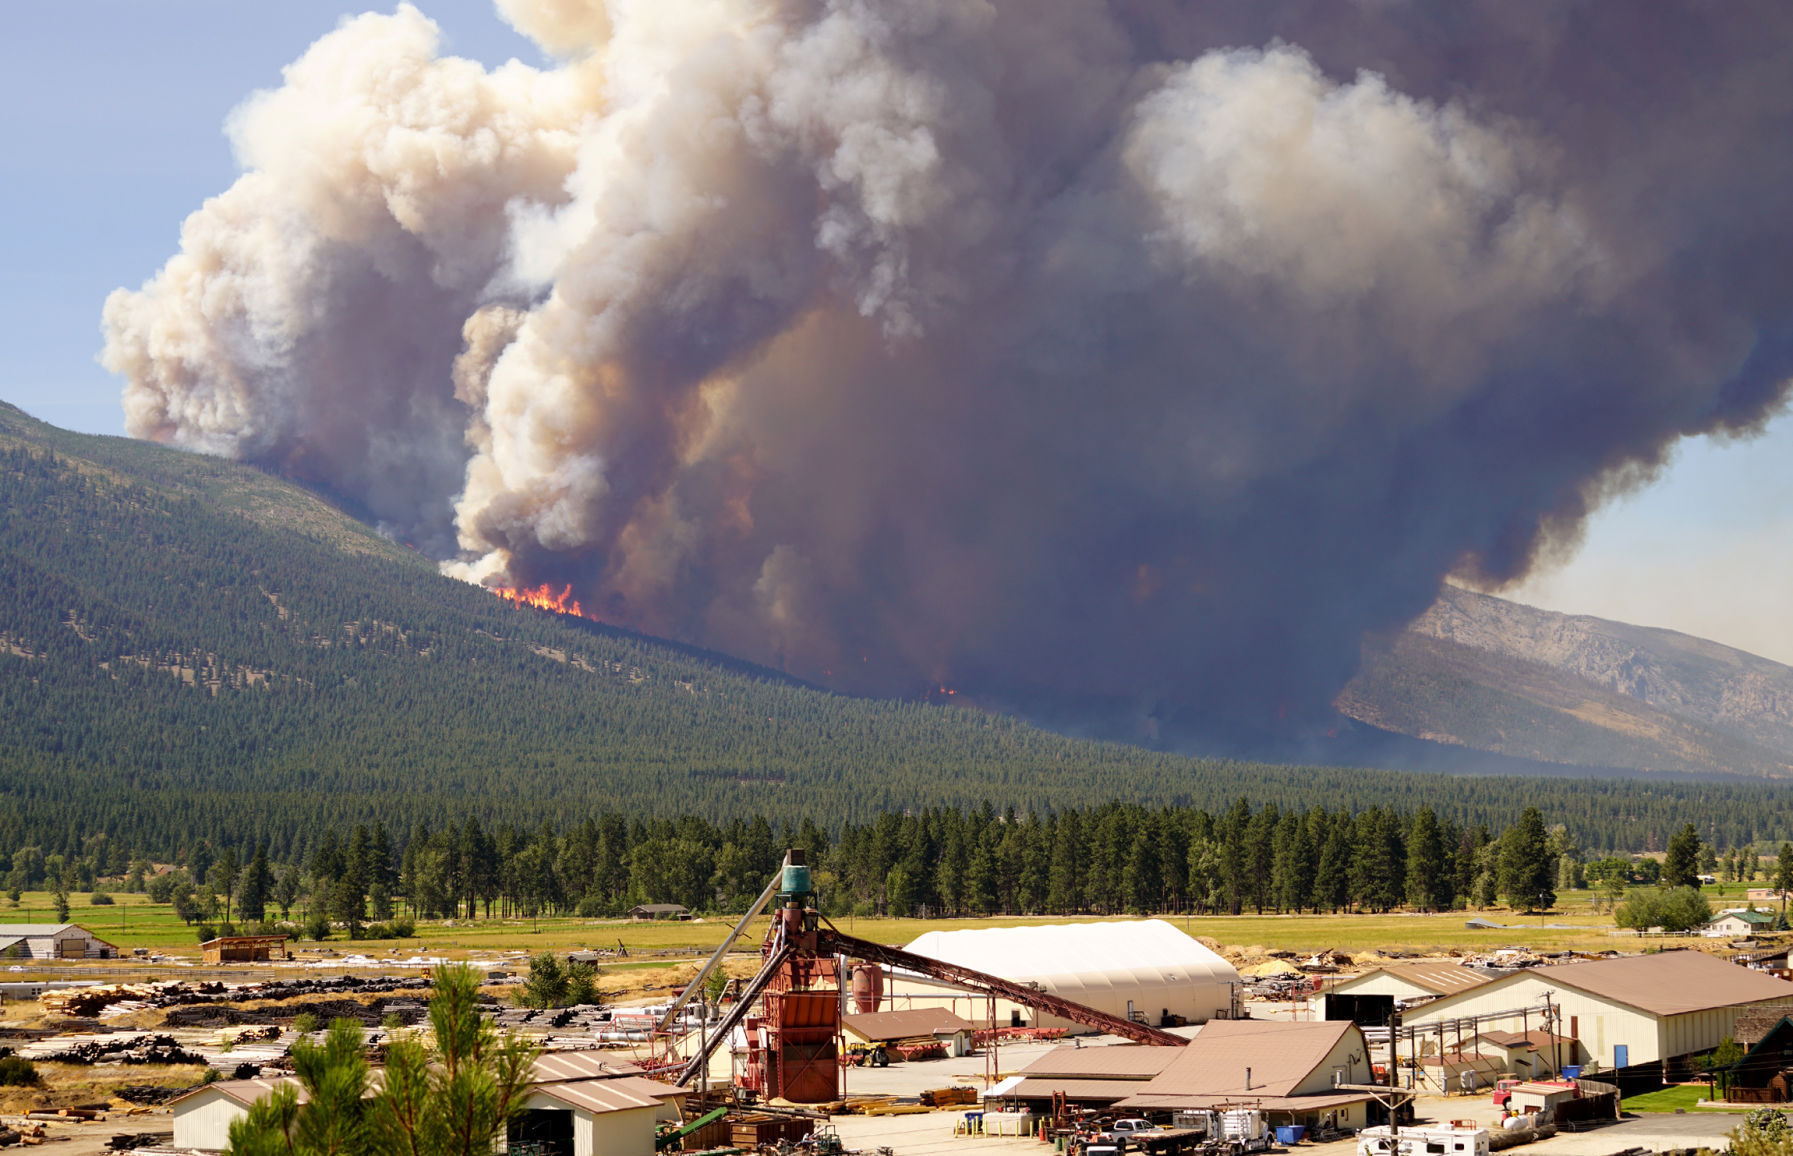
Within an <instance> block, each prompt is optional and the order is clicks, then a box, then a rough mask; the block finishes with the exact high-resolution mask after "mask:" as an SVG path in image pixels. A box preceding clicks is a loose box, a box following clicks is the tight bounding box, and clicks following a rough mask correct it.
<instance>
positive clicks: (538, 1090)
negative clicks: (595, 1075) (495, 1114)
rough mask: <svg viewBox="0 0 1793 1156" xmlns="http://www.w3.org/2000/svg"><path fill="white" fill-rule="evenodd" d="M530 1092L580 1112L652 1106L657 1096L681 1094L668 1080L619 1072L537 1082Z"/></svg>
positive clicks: (625, 1109) (619, 1110) (666, 1096)
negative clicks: (617, 1074) (600, 1076)
mask: <svg viewBox="0 0 1793 1156" xmlns="http://www.w3.org/2000/svg"><path fill="white" fill-rule="evenodd" d="M531 1094H533V1095H538V1096H548V1097H550V1098H552V1099H555V1100H559V1101H560V1102H561V1103H563V1104H566V1105H569V1106H571V1107H574V1108H578V1109H579V1110H581V1111H584V1112H592V1113H603V1112H626V1111H628V1110H629V1109H631V1108H652V1107H654V1106H655V1105H656V1104H658V1103H659V1102H660V1101H661V1100H663V1099H666V1098H668V1097H671V1096H681V1095H684V1091H683V1090H682V1089H679V1088H675V1087H673V1086H672V1085H670V1084H659V1083H655V1082H654V1081H653V1080H646V1079H642V1078H641V1077H640V1076H621V1077H616V1078H611V1079H603V1080H575V1081H573V1082H571V1083H564V1084H539V1085H537V1086H536V1087H535V1088H532V1089H531Z"/></svg>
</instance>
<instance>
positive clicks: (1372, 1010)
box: [1319, 963, 1494, 1027]
mask: <svg viewBox="0 0 1793 1156" xmlns="http://www.w3.org/2000/svg"><path fill="white" fill-rule="evenodd" d="M1493 978H1494V977H1493V976H1492V975H1490V974H1489V973H1488V972H1485V971H1477V970H1475V969H1474V968H1471V967H1464V966H1463V965H1462V964H1460V963H1402V964H1391V965H1389V966H1387V967H1379V968H1377V969H1376V970H1374V971H1366V972H1364V973H1363V974H1362V975H1353V976H1348V977H1346V978H1344V979H1340V980H1338V981H1337V982H1336V983H1331V984H1328V985H1327V986H1326V989H1325V991H1324V992H1323V993H1322V994H1321V996H1320V1011H1319V1016H1320V1018H1321V1019H1327V1020H1350V1021H1351V1022H1353V1023H1355V1024H1358V1025H1359V1026H1371V1025H1374V1026H1377V1027H1381V1026H1386V1025H1387V1023H1388V1022H1389V1020H1390V1018H1391V1017H1392V1016H1393V1015H1394V1010H1395V1008H1396V1007H1397V1006H1398V1007H1403V1008H1406V1007H1411V1006H1413V1005H1415V1004H1420V1003H1425V1002H1427V1001H1428V1000H1434V999H1437V998H1438V997H1439V996H1445V995H1453V994H1455V993H1457V992H1460V991H1468V990H1469V989H1470V988H1472V987H1480V986H1481V985H1482V984H1485V983H1487V982H1488V981H1489V980H1490V979H1493Z"/></svg>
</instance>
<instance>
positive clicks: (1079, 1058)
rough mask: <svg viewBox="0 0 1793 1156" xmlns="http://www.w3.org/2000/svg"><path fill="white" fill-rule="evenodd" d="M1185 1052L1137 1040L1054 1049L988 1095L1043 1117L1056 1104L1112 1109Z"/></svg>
mask: <svg viewBox="0 0 1793 1156" xmlns="http://www.w3.org/2000/svg"><path fill="white" fill-rule="evenodd" d="M1183 1050H1184V1049H1182V1048H1175V1047H1150V1046H1140V1045H1137V1044H1126V1045H1117V1046H1111V1047H1093V1048H1073V1047H1066V1048H1053V1049H1052V1050H1051V1051H1049V1052H1047V1053H1046V1054H1045V1055H1043V1056H1041V1057H1040V1058H1039V1059H1037V1060H1035V1061H1033V1062H1032V1063H1030V1064H1028V1065H1026V1066H1025V1067H1023V1068H1022V1069H1021V1070H1020V1071H1019V1072H1017V1073H1016V1074H1014V1075H1013V1076H1010V1077H1009V1078H1008V1079H1006V1080H1002V1081H1001V1082H999V1083H997V1084H994V1085H992V1086H991V1087H990V1089H989V1090H988V1091H986V1092H985V1093H984V1098H985V1099H986V1100H1003V1101H1007V1102H1010V1103H1013V1104H1017V1105H1022V1106H1025V1107H1028V1108H1030V1109H1032V1110H1033V1111H1034V1112H1035V1113H1036V1114H1042V1115H1043V1114H1047V1113H1049V1112H1051V1110H1052V1105H1053V1104H1054V1103H1055V1102H1062V1103H1068V1104H1071V1105H1074V1106H1076V1107H1081V1108H1109V1107H1112V1106H1113V1105H1114V1104H1115V1103H1117V1102H1118V1101H1120V1100H1125V1099H1126V1098H1127V1097H1128V1096H1132V1095H1135V1094H1136V1093H1138V1092H1140V1091H1141V1090H1143V1089H1144V1088H1145V1086H1146V1084H1147V1082H1149V1081H1150V1080H1151V1079H1152V1078H1153V1077H1154V1076H1156V1075H1158V1074H1159V1073H1160V1072H1162V1071H1164V1069H1165V1068H1167V1067H1169V1066H1170V1062H1171V1061H1172V1060H1174V1059H1176V1058H1177V1056H1179V1055H1180V1054H1182V1052H1183Z"/></svg>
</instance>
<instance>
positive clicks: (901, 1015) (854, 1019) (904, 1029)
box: [840, 1007, 977, 1040]
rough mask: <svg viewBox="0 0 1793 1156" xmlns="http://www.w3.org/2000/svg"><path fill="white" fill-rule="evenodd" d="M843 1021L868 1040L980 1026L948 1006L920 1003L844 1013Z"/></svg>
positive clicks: (962, 1030)
mask: <svg viewBox="0 0 1793 1156" xmlns="http://www.w3.org/2000/svg"><path fill="white" fill-rule="evenodd" d="M840 1022H841V1025H842V1026H843V1027H846V1028H850V1029H852V1031H853V1032H854V1033H855V1034H856V1035H861V1036H864V1037H865V1038H866V1039H868V1040H902V1039H908V1038H909V1037H911V1036H931V1035H934V1034H935V1033H936V1032H939V1033H952V1032H970V1031H976V1030H977V1026H976V1025H975V1024H973V1023H972V1022H971V1021H970V1020H967V1019H965V1018H964V1017H962V1016H958V1015H954V1014H953V1013H952V1012H951V1011H949V1010H947V1009H946V1008H940V1007H918V1008H905V1009H903V1010H901V1011H886V1012H861V1013H858V1014H855V1015H846V1016H842V1017H841V1021H840Z"/></svg>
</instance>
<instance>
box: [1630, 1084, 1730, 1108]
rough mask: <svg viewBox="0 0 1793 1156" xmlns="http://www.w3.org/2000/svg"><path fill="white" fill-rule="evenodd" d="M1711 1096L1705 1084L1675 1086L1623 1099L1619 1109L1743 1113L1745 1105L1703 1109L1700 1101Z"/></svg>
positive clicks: (1727, 1105) (1710, 1091)
mask: <svg viewBox="0 0 1793 1156" xmlns="http://www.w3.org/2000/svg"><path fill="white" fill-rule="evenodd" d="M1710 1095H1712V1090H1711V1089H1710V1088H1708V1087H1707V1086H1706V1085H1705V1084H1675V1085H1673V1086H1672V1087H1667V1088H1663V1089H1662V1090H1661V1091H1658V1092H1645V1093H1644V1094H1643V1095H1641V1096H1627V1097H1625V1099H1624V1101H1623V1103H1622V1105H1621V1107H1622V1109H1623V1110H1624V1111H1627V1112H1679V1111H1688V1112H1692V1111H1702V1112H1706V1111H1710V1112H1743V1111H1746V1110H1747V1107H1746V1105H1742V1104H1726V1105H1724V1106H1723V1107H1714V1108H1704V1107H1702V1106H1701V1104H1700V1101H1702V1100H1704V1099H1706V1098H1707V1097H1709V1096H1710Z"/></svg>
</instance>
